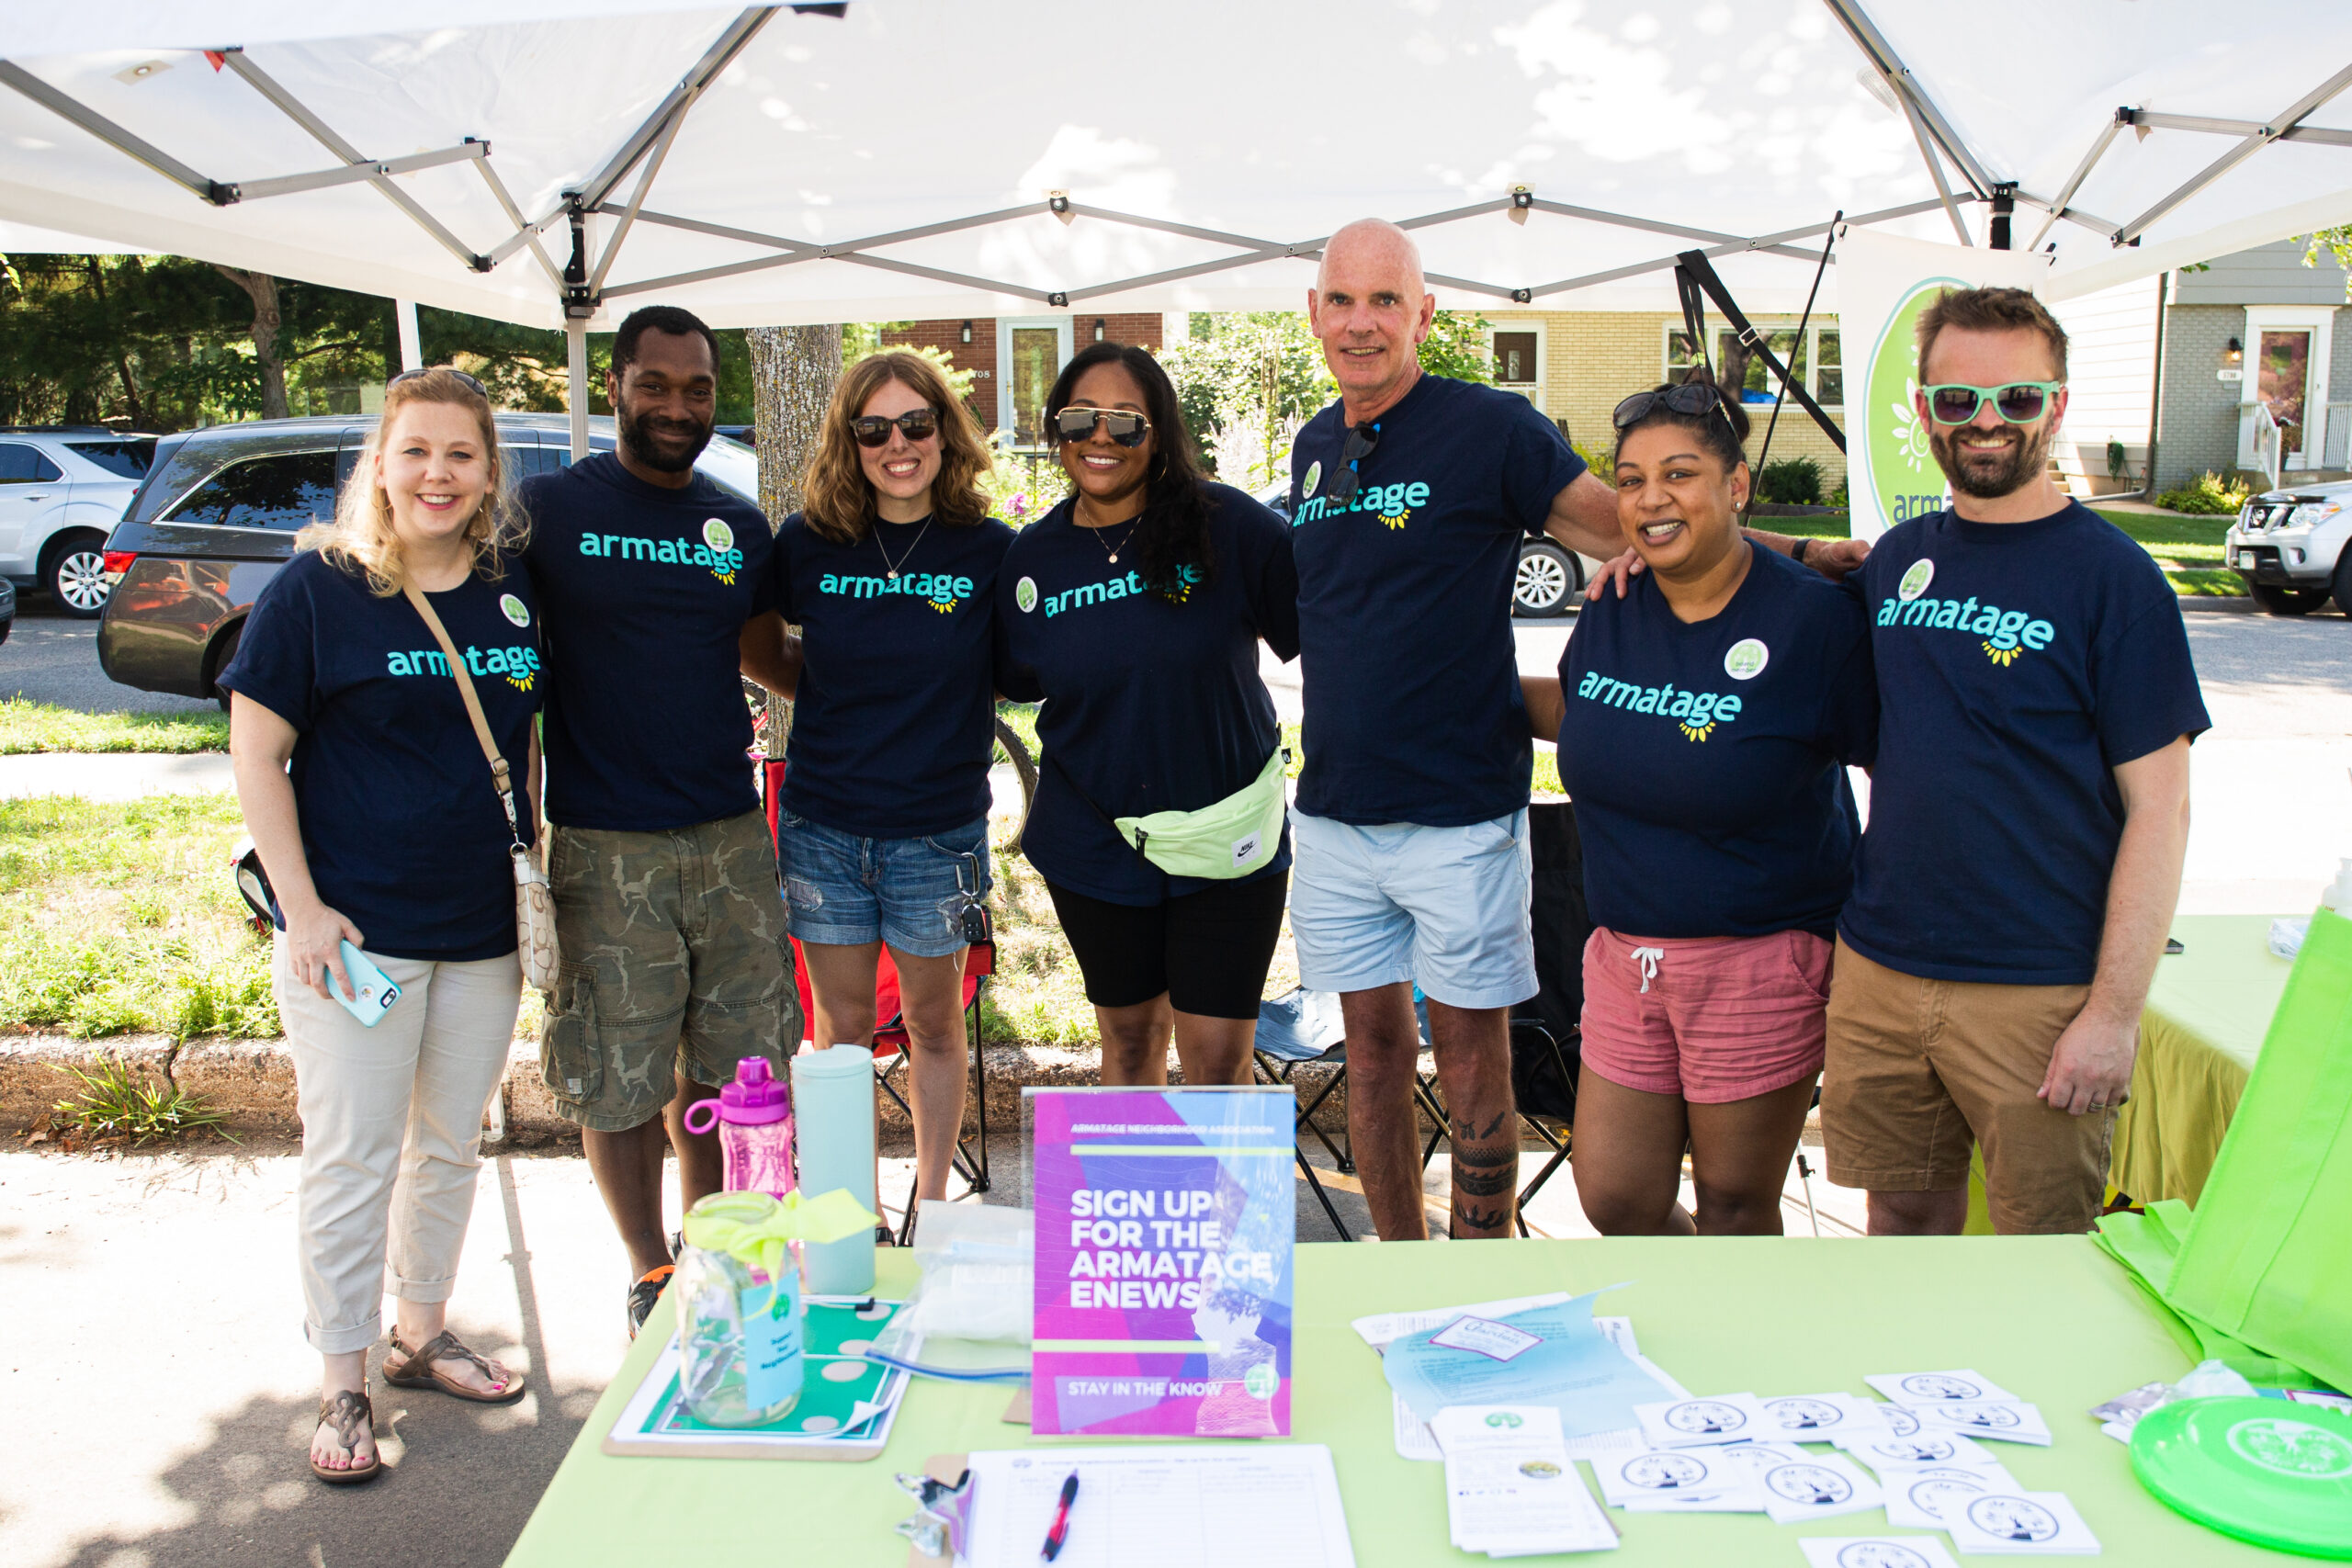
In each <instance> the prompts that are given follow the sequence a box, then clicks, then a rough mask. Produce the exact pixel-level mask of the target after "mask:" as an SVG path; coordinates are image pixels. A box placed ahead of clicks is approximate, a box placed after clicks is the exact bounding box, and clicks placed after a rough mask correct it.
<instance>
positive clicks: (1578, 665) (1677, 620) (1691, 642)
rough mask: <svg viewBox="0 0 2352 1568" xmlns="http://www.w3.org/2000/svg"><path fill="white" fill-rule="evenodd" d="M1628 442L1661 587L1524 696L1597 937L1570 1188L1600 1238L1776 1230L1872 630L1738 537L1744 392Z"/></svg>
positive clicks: (1630, 524)
mask: <svg viewBox="0 0 2352 1568" xmlns="http://www.w3.org/2000/svg"><path fill="white" fill-rule="evenodd" d="M1615 423H1616V426H1617V456H1616V464H1615V477H1616V482H1617V516H1618V521H1619V523H1620V524H1621V525H1623V528H1624V530H1625V536H1626V540H1627V542H1628V543H1629V544H1630V545H1631V546H1632V547H1633V548H1634V553H1635V554H1637V555H1639V556H1640V557H1641V558H1642V560H1643V563H1644V564H1645V566H1646V567H1647V569H1648V570H1646V571H1645V572H1644V573H1642V574H1641V575H1640V576H1637V577H1635V578H1634V579H1633V580H1632V583H1631V587H1630V591H1629V592H1627V593H1626V594H1625V596H1624V597H1623V598H1622V599H1620V598H1618V597H1617V596H1616V595H1614V594H1608V593H1604V594H1602V595H1601V596H1600V598H1599V599H1597V600H1596V601H1594V602H1593V603H1591V604H1588V605H1586V606H1585V607H1584V610H1583V612H1582V614H1581V615H1579V616H1578V617H1577V628H1576V635H1575V636H1574V637H1570V638H1569V639H1568V647H1567V651H1566V654H1564V655H1563V656H1562V658H1561V660H1560V674H1559V679H1558V680H1557V681H1556V682H1555V681H1551V680H1545V679H1539V678H1532V677H1531V678H1529V679H1528V680H1526V681H1525V682H1523V684H1524V686H1525V689H1526V694H1527V703H1528V716H1529V718H1530V720H1531V721H1532V723H1533V725H1534V726H1535V732H1536V733H1537V734H1538V735H1540V736H1545V737H1547V738H1548V737H1551V736H1556V737H1557V738H1558V740H1559V746H1560V777H1561V780H1562V781H1563V782H1564V783H1565V784H1566V786H1567V790H1568V793H1569V795H1571V796H1573V797H1574V799H1575V801H1576V805H1577V827H1578V829H1579V830H1580V832H1581V834H1582V837H1583V840H1584V866H1585V900H1586V904H1587V906H1588V907H1589V909H1590V911H1591V914H1592V919H1593V921H1594V924H1595V926H1596V928H1597V929H1596V930H1595V931H1593V933H1592V939H1591V941H1590V942H1588V943H1587V944H1586V946H1585V953H1584V1031H1583V1032H1584V1070H1583V1072H1582V1074H1581V1075H1580V1077H1578V1080H1577V1123H1576V1155H1575V1165H1576V1179H1577V1196H1578V1197H1579V1198H1580V1199H1581V1200H1582V1201H1583V1203H1584V1212H1585V1215H1586V1217H1587V1218H1588V1219H1589V1220H1590V1221H1591V1222H1592V1223H1593V1224H1594V1225H1595V1226H1597V1227H1598V1228H1599V1229H1600V1231H1601V1232H1603V1233H1604V1234H1606V1235H1691V1233H1692V1232H1693V1231H1694V1230H1695V1231H1697V1232H1699V1233H1701V1234H1705V1235H1777V1234H1778V1233H1779V1232H1780V1229H1781V1201H1780V1199H1781V1185H1782V1183H1783V1182H1784V1181H1785V1180H1786V1179H1787V1176H1788V1168H1789V1159H1790V1156H1791V1155H1792V1154H1793V1153H1794V1152H1795V1148H1796V1142H1797V1135H1798V1134H1799V1133H1800V1132H1801V1131H1802V1130H1803V1128H1804V1118H1805V1112H1806V1111H1807V1110H1808V1109H1809V1108H1810V1107H1811V1105H1812V1102H1813V1089H1814V1084H1815V1080H1816V1079H1817V1078H1818V1077H1819V1076H1820V1073H1821V1057H1822V1043H1823V1038H1824V1033H1825V1022H1824V1020H1825V1014H1826V1009H1827V1006H1828V999H1829V961H1830V953H1831V942H1832V940H1833V935H1832V933H1833V931H1834V930H1835V928H1836V925H1837V919H1838V906H1839V905H1840V904H1842V903H1844V902H1845V899H1846V894H1847V890H1848V888H1849V886H1850V884H1851V880H1852V874H1851V862H1852V858H1853V849H1854V840H1855V838H1856V835H1857V832H1858V826H1857V823H1856V820H1855V813H1854V802H1853V796H1852V794H1851V792H1850V791H1849V789H1848V787H1847V784H1846V774H1845V768H1846V766H1847V765H1848V764H1853V765H1857V766H1867V765H1868V764H1869V762H1870V761H1871V757H1872V754H1873V752H1874V750H1875V746H1876V736H1877V728H1878V699H1877V694H1876V686H1875V681H1874V676H1873V673H1872V670H1871V649H1870V637H1869V634H1868V630H1867V627H1866V626H1865V624H1864V615H1863V611H1862V607H1861V604H1860V601H1859V600H1858V599H1856V598H1855V597H1854V596H1853V595H1851V594H1850V593H1849V592H1847V591H1846V590H1845V589H1843V588H1841V587H1839V586H1838V584H1837V583H1835V582H1832V581H1829V580H1828V579H1827V578H1826V577H1824V576H1823V575H1821V574H1820V573H1819V572H1818V571H1816V570H1814V569H1813V568H1811V567H1807V566H1804V565H1802V564H1800V562H1801V560H1802V557H1800V558H1798V559H1791V558H1789V557H1787V556H1783V555H1780V554H1776V553H1774V552H1773V551H1771V550H1769V549H1767V548H1765V547H1763V546H1762V545H1761V544H1760V543H1758V542H1756V541H1753V540H1750V539H1748V538H1747V537H1745V536H1743V534H1742V531H1741V527H1740V522H1739V516H1740V512H1741V510H1742V509H1743V508H1744V507H1745V506H1746V505H1747V492H1748V469H1747V455H1746V452H1745V450H1744V448H1743V443H1744V442H1745V440H1746V438H1747V415H1746V414H1745V413H1744V412H1742V411H1741V409H1740V406H1739V403H1738V400H1737V399H1736V396H1726V395H1724V394H1722V393H1719V392H1718V391H1717V390H1716V389H1715V388H1714V386H1713V383H1712V382H1710V381H1709V380H1707V379H1706V378H1705V376H1704V373H1703V372H1702V373H1701V374H1700V375H1699V376H1697V377H1694V378H1692V379H1691V380H1690V381H1687V382H1684V383H1681V384H1679V385H1674V386H1666V387H1660V388H1658V389H1657V390H1655V391H1650V392H1641V393H1637V394H1635V395H1634V396H1633V397H1630V398H1628V399H1626V400H1624V401H1623V402H1622V403H1620V404H1619V405H1618V406H1617V412H1616V416H1615ZM1797 543H1798V546H1799V547H1803V546H1804V544H1805V541H1802V540H1800V541H1798V542H1797ZM1686 1145H1687V1146H1688V1147H1689V1149H1690V1152H1691V1175H1692V1180H1693V1184H1694V1185H1695V1186H1696V1188H1697V1190H1698V1198H1699V1201H1698V1212H1697V1213H1696V1214H1695V1216H1694V1215H1693V1214H1691V1213H1688V1212H1686V1211H1685V1210H1684V1209H1683V1208H1682V1207H1681V1205H1680V1203H1679V1201H1678V1198H1679V1193H1680V1190H1681V1179H1682V1155H1683V1150H1684V1148H1685V1146H1686Z"/></svg>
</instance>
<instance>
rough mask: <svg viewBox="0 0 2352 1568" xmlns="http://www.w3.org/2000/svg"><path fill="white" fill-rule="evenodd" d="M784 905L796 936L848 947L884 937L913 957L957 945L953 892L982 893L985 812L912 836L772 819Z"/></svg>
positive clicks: (960, 934) (985, 883)
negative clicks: (863, 833) (871, 835)
mask: <svg viewBox="0 0 2352 1568" xmlns="http://www.w3.org/2000/svg"><path fill="white" fill-rule="evenodd" d="M776 858H777V860H778V861H779V862H780V863H781V864H782V866H783V870H784V902H785V910H786V914H787V915H788V916H789V917H790V922H789V923H790V924H791V927H792V934H793V935H794V936H797V937H798V938H799V939H800V940H801V941H802V942H824V943H829V944H831V945H834V946H840V947H855V946H858V945H859V944H860V943H863V942H888V943H889V944H890V945H891V946H892V947H894V948H896V949H898V951H899V952H900V953H908V954H910V955H911V956H913V957H916V958H944V957H946V956H947V955H948V954H949V953H956V952H958V951H960V950H961V949H962V948H963V946H964V931H963V927H962V925H961V923H960V922H959V921H958V920H957V919H956V917H955V916H954V915H952V914H951V913H950V910H951V909H955V908H959V906H958V904H957V897H956V896H957V891H958V889H959V888H960V889H962V890H963V891H965V892H968V893H977V894H978V895H979V896H980V897H984V898H985V897H987V896H988V891H989V824H988V819H987V818H981V819H980V820H978V821H977V822H974V823H971V824H970V825H968V826H967V827H963V828H957V829H953V830H952V831H949V832H945V833H934V834H932V835H930V836H929V837H927V838H916V839H861V838H859V837H858V836H857V835H856V834H854V833H842V832H838V831H836V830H835V829H831V828H826V827H822V826H820V825H819V824H817V823H815V822H811V821H809V819H808V818H805V817H795V816H793V815H792V813H790V812H788V811H786V812H783V813H780V814H779V815H778V816H777V818H776Z"/></svg>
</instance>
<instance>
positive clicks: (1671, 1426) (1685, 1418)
mask: <svg viewBox="0 0 2352 1568" xmlns="http://www.w3.org/2000/svg"><path fill="white" fill-rule="evenodd" d="M1634 1418H1635V1419H1637V1420H1639V1421H1640V1422H1641V1424H1642V1437H1643V1438H1644V1439H1645V1441H1647V1442H1648V1444H1649V1446H1650V1447H1652V1448H1654V1449H1695V1448H1708V1447H1712V1446H1713V1445H1715V1444H1717V1443H1745V1442H1749V1441H1751V1440H1754V1439H1756V1438H1779V1437H1782V1436H1784V1435H1785V1434H1784V1433H1782V1431H1781V1424H1780V1423H1779V1422H1778V1421H1776V1420H1774V1419H1773V1418H1772V1417H1771V1416H1769V1415H1767V1414H1766V1413H1765V1410H1764V1402H1763V1401H1762V1400H1760V1399H1758V1398H1757V1397H1756V1396H1755V1395H1754V1394H1752V1393H1719V1394H1716V1395H1715V1396H1714V1397H1713V1398H1711V1399H1667V1400H1660V1401H1658V1402H1657V1403H1656V1404H1636V1405H1634Z"/></svg>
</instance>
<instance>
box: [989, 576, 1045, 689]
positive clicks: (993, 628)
mask: <svg viewBox="0 0 2352 1568" xmlns="http://www.w3.org/2000/svg"><path fill="white" fill-rule="evenodd" d="M1021 555H1022V551H1021V547H1020V542H1019V536H1017V535H1016V536H1014V544H1013V547H1012V548H1011V549H1009V550H1007V551H1006V552H1005V555H1004V563H1003V565H1001V567H999V568H998V569H997V574H996V615H995V616H994V618H993V621H992V624H991V625H990V626H989V654H990V659H991V661H992V663H993V664H994V667H995V680H996V689H997V694H998V695H999V696H1001V697H1002V698H1003V699H1004V700H1005V701H1007V702H1010V703H1039V702H1043V701H1045V700H1046V689H1045V688H1044V687H1043V686H1041V685H1039V684H1038V683H1037V672H1036V671H1035V670H1033V669H1031V668H1029V667H1028V666H1027V665H1025V664H1023V663H1021V662H1020V661H1019V660H1017V659H1015V658H1014V656H1013V652H1012V627H1013V617H1014V616H1015V615H1023V614H1026V613H1028V612H1025V611H1023V609H1022V607H1021V604H1020V592H1021ZM1032 604H1035V601H1034V600H1033V601H1032Z"/></svg>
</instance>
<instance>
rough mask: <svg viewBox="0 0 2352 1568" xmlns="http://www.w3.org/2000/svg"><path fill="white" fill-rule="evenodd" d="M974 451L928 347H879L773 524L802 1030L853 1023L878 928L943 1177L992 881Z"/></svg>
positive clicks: (825, 1031)
mask: <svg viewBox="0 0 2352 1568" xmlns="http://www.w3.org/2000/svg"><path fill="white" fill-rule="evenodd" d="M988 469H989V451H988V446H987V445H986V443H985V442H984V441H983V439H982V437H981V435H980V429H979V425H978V423H977V422H976V421H975V420H974V419H973V418H972V415H971V413H970V412H969V411H967V409H966V408H965V407H964V404H963V402H962V400H960V399H958V398H957V397H956V395H955V393H954V391H953V390H952V389H950V388H949V387H948V385H947V381H946V378H944V377H943V376H942V375H941V374H940V372H939V369H938V367H936V366H934V365H933V363H932V362H931V361H930V360H928V359H925V358H924V357H923V356H922V355H919V354H915V353H911V352H910V351H908V350H905V349H885V350H884V351H882V352H881V353H879V354H875V355H868V356H867V357H865V359H862V360H860V361H859V362H858V363H857V364H855V365H854V366H852V367H850V368H849V370H848V371H847V372H846V373H845V374H844V375H843V376H842V378H841V382H840V384H839V385H838V386H837V387H836V388H835V389H834V391H833V400H832V404H831V407H830V408H828V409H827V410H826V411H825V423H824V429H823V432H822V434H820V436H819V438H818V445H817V451H816V455H815V456H814V457H812V458H811V459H810V461H809V477H808V481H807V486H806V491H805V499H804V502H803V504H802V510H801V511H799V512H798V513H795V514H794V515H792V516H790V517H787V518H786V519H785V520H784V525H783V526H782V527H781V528H780V529H779V530H778V531H777V534H776V540H775V581H776V607H777V608H778V609H779V610H781V611H782V612H783V618H784V619H785V620H786V621H787V622H791V623H794V624H796V625H797V626H799V627H800V659H801V663H800V668H799V671H798V681H797V687H796V689H795V691H794V692H793V693H791V695H792V697H793V716H792V739H791V740H790V742H789V743H788V745H787V747H786V768H785V778H784V790H783V794H782V795H781V797H780V798H779V800H778V802H777V805H778V810H777V815H776V828H777V830H776V839H777V851H778V857H779V859H780V860H781V861H782V862H783V867H784V895H785V907H786V910H787V912H788V913H789V915H790V917H791V921H792V934H793V935H794V936H796V937H797V938H798V939H799V940H800V951H801V953H802V954H803V956H804V958H805V961H806V962H807V964H808V972H809V993H810V995H811V997H812V998H813V999H814V1000H815V1002H816V1011H817V1016H816V1018H815V1019H814V1020H813V1021H812V1024H811V1035H812V1037H813V1039H814V1042H815V1043H816V1044H818V1045H820V1046H828V1045H840V1044H853V1045H866V1044H870V1043H872V1041H873V1036H874V1025H875V1017H874V982H875V972H876V967H877V966H878V961H879V957H880V953H881V950H882V947H883V945H884V944H886V943H887V944H888V947H889V949H890V960H891V963H892V964H895V965H896V966H897V968H898V971H899V1000H900V1004H901V1009H902V1011H901V1017H902V1019H903V1021H904V1023H905V1026H906V1031H907V1036H908V1039H909V1040H910V1042H911V1043H912V1044H913V1050H912V1052H911V1054H910V1055H911V1057H912V1060H911V1062H910V1067H911V1069H912V1078H913V1086H912V1087H913V1091H914V1092H913V1097H912V1099H913V1107H914V1122H915V1191H916V1195H917V1197H918V1198H919V1199H933V1198H944V1197H946V1195H947V1171H948V1165H949V1161H950V1158H951V1156H953V1155H954V1153H955V1148H956V1134H957V1132H959V1131H960V1130H961V1128H962V1126H963V1121H964V1031H963V979H964V949H965V946H966V935H965V930H966V928H965V920H964V916H965V912H966V911H967V909H968V908H972V907H975V906H977V905H978V902H979V901H980V900H981V899H983V898H985V897H987V895H988V890H989V840H988V827H989V824H988V812H989V777H988V770H989V752H990V749H991V747H992V745H993V739H992V731H993V720H994V715H995V701H994V694H995V686H994V680H993V677H992V674H991V671H990V660H991V640H992V633H993V629H994V627H993V621H992V615H993V614H994V609H993V606H994V604H995V602H996V573H997V566H998V563H999V562H1000V561H1001V560H1002V559H1003V558H1004V552H1005V548H1006V547H1007V546H1009V545H1011V544H1012V529H1010V528H1008V527H1006V526H1005V525H1003V524H1002V523H1000V522H997V521H995V520H994V519H992V518H990V517H989V514H988V497H987V495H986V493H985V492H984V491H982V490H981V489H980V480H981V478H982V476H983V475H985V474H986V473H987V472H988Z"/></svg>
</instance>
